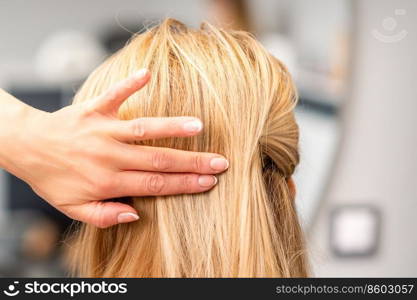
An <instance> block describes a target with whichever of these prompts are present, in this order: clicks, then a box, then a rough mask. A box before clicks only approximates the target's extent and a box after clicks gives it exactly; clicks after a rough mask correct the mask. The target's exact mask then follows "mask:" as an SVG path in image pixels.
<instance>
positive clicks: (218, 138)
mask: <svg viewBox="0 0 417 300" xmlns="http://www.w3.org/2000/svg"><path fill="white" fill-rule="evenodd" d="M141 67H146V68H148V69H149V70H151V73H152V79H151V81H150V83H149V84H148V85H147V86H146V87H145V88H144V89H143V90H142V91H140V92H139V93H136V94H135V95H133V96H131V97H130V98H129V99H128V100H127V102H126V103H124V104H123V105H122V107H121V108H120V110H119V117H120V118H121V119H126V120H128V119H133V118H139V117H158V116H196V117H199V118H200V119H201V120H202V121H203V123H204V125H205V129H204V132H203V134H202V135H200V136H198V137H189V138H169V139H162V140H151V141H146V142H141V143H138V144H143V145H148V146H159V147H172V148H177V149H183V150H192V151H205V152H215V153H220V154H222V155H224V156H225V157H227V158H228V159H229V161H230V168H229V170H228V171H227V172H225V173H224V174H221V175H220V176H219V182H218V184H217V186H215V187H214V188H213V189H212V190H211V191H209V192H206V193H202V194H193V195H189V194H187V195H176V196H164V197H140V198H131V199H129V200H128V201H129V203H132V205H133V206H134V207H135V208H136V209H137V210H138V212H139V213H140V216H141V219H140V220H139V221H137V222H133V223H129V224H120V225H117V226H114V227H112V228H107V229H98V228H94V227H93V226H90V225H86V224H82V225H81V227H80V229H79V230H78V231H77V233H76V241H75V244H73V247H72V248H73V249H72V250H73V258H74V260H73V263H74V264H73V267H74V269H75V271H76V274H78V275H81V276H94V277H102V276H104V277H290V276H307V259H306V254H305V249H304V243H303V236H302V232H301V229H300V225H299V221H298V218H297V213H296V209H295V204H294V193H293V192H292V189H291V186H290V185H291V184H290V183H289V181H290V178H291V175H292V174H293V172H294V169H295V167H296V166H297V164H298V160H299V156H298V127H297V124H296V122H295V120H294V115H293V108H294V106H295V103H296V93H295V89H294V86H293V82H292V80H291V78H290V75H289V74H288V72H287V70H286V68H285V67H284V66H283V65H282V64H281V63H280V62H279V61H277V60H276V59H274V58H273V57H272V56H271V55H270V54H268V53H267V52H266V50H265V49H264V48H263V47H262V46H261V45H260V44H259V43H258V42H257V41H256V40H255V39H254V38H253V37H252V36H251V35H250V34H248V33H246V32H241V31H225V30H222V29H218V28H215V27H213V26H211V25H209V24H204V25H202V27H201V29H199V30H194V29H190V28H188V27H187V26H185V25H184V24H182V23H180V22H178V21H175V20H172V19H168V20H166V21H164V22H163V23H162V24H160V25H159V26H156V27H154V28H152V29H150V30H148V31H147V32H145V33H142V34H139V35H136V36H135V37H134V38H133V39H132V40H131V41H130V42H129V44H128V45H126V46H125V47H124V48H123V49H121V50H120V51H119V52H118V53H116V54H115V55H113V56H112V57H110V58H109V59H108V60H107V61H106V62H104V63H103V64H102V65H101V66H100V67H98V68H97V70H95V71H94V72H93V73H92V74H91V75H90V77H89V78H88V79H87V81H86V82H85V83H84V85H83V87H82V88H81V89H80V91H79V92H78V93H77V95H76V99H75V101H83V100H84V99H92V98H94V97H95V96H97V95H99V94H100V93H102V92H103V91H104V90H105V89H107V88H108V87H109V86H111V85H112V84H113V83H116V82H117V81H119V80H121V79H123V78H125V77H127V76H128V75H129V74H132V73H133V72H135V71H136V70H137V69H139V68H141Z"/></svg>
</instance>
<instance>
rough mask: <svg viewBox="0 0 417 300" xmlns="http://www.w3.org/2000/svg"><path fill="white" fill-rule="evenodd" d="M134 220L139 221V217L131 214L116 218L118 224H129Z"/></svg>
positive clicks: (122, 214) (123, 214)
mask: <svg viewBox="0 0 417 300" xmlns="http://www.w3.org/2000/svg"><path fill="white" fill-rule="evenodd" d="M136 220H139V216H138V215H137V214H134V213H131V212H127V213H121V214H119V215H118V216H117V222H118V223H129V222H133V221H136Z"/></svg>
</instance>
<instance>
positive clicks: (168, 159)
mask: <svg viewBox="0 0 417 300" xmlns="http://www.w3.org/2000/svg"><path fill="white" fill-rule="evenodd" d="M119 148H120V149H121V151H120V152H118V153H117V155H116V157H115V160H116V166H117V167H119V169H120V170H141V171H153V172H170V173H174V172H175V173H198V174H217V173H221V172H223V171H225V170H226V169H227V168H228V167H229V162H228V161H227V160H226V159H225V158H224V157H223V156H220V155H218V154H212V153H204V152H191V151H183V150H176V149H171V148H156V147H149V146H137V145H128V144H122V146H121V147H119Z"/></svg>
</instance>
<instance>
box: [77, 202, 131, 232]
mask: <svg viewBox="0 0 417 300" xmlns="http://www.w3.org/2000/svg"><path fill="white" fill-rule="evenodd" d="M74 219H77V220H79V221H81V222H85V223H88V224H91V225H94V226H97V227H99V228H106V227H110V226H113V225H116V224H120V223H129V222H133V221H137V220H138V219H139V216H138V215H137V212H136V210H135V209H134V208H133V207H131V206H129V205H127V204H124V203H120V202H103V201H92V202H88V203H85V204H83V205H81V206H80V207H78V209H77V213H76V215H75V216H74Z"/></svg>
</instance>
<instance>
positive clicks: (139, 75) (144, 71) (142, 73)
mask: <svg viewBox="0 0 417 300" xmlns="http://www.w3.org/2000/svg"><path fill="white" fill-rule="evenodd" d="M147 73H148V69H146V68H143V69H140V70H139V71H137V72H136V73H135V74H134V75H133V76H134V77H135V78H136V79H141V78H142V77H143V76H145V75H146V74H147Z"/></svg>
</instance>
